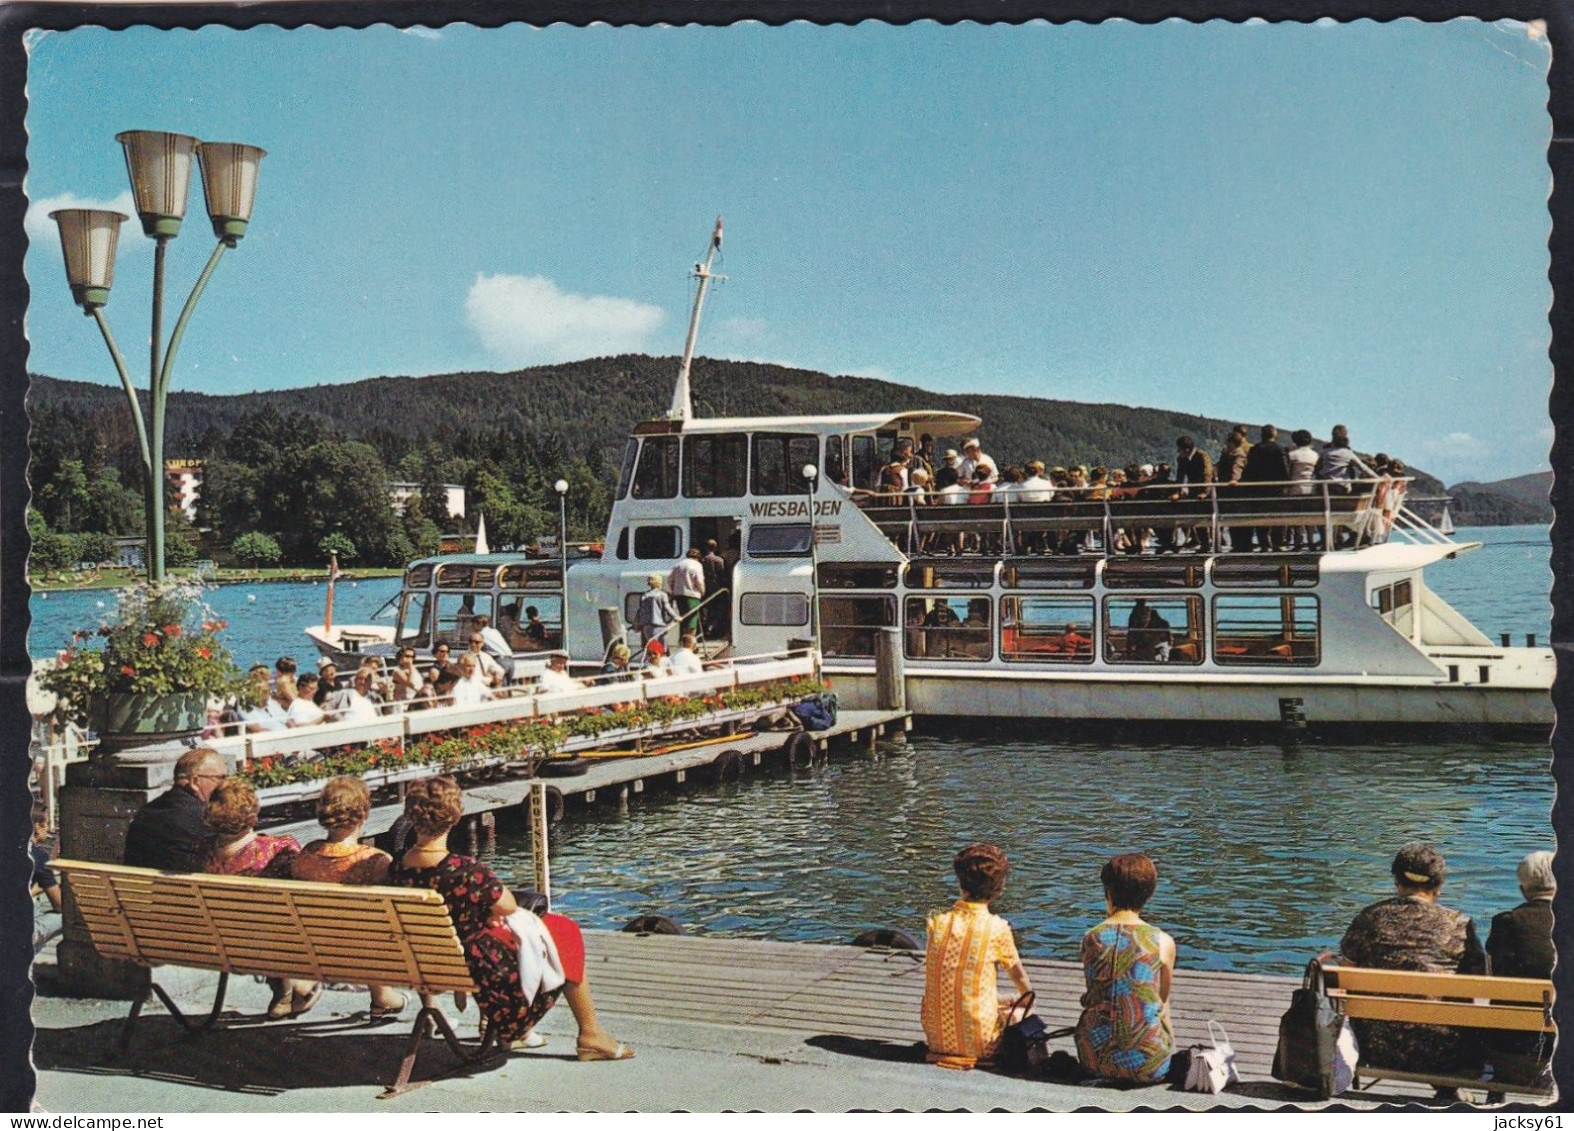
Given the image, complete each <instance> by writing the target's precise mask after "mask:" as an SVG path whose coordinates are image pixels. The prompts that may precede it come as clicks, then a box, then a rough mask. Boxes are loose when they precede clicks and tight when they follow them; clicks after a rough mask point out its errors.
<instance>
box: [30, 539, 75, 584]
mask: <svg viewBox="0 0 1574 1131" xmlns="http://www.w3.org/2000/svg"><path fill="white" fill-rule="evenodd" d="M77 560H78V559H77V539H76V535H74V534H60V533H58V532H56V531H53V530H49V529H47V528H46V529H45V530H44V531H43V532H42V533H40V534H35V535H34V536H33V554H32V559H31V563H30V564H31V568H33V569H35V570H43V571H44V572H45V573H48V572H50V571H52V570H57V569H65V568H66V567H68V566H72V565H75V564H76V563H77Z"/></svg>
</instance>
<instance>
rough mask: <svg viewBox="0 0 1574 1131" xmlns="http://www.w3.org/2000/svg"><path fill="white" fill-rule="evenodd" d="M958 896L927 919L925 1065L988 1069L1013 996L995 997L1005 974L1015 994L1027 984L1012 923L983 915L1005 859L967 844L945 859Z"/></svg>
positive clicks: (998, 886) (1002, 877)
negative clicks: (952, 857) (1000, 976)
mask: <svg viewBox="0 0 1574 1131" xmlns="http://www.w3.org/2000/svg"><path fill="white" fill-rule="evenodd" d="M951 863H952V868H953V869H954V870H955V872H956V878H957V882H958V883H959V884H961V886H962V898H961V899H959V900H957V901H956V903H954V904H952V905H951V909H950V910H948V911H937V912H935V913H934V914H933V915H931V916H929V939H928V944H929V945H928V952H927V954H926V956H925V964H924V1000H923V1005H922V1007H921V1018H922V1021H923V1026H924V1040H925V1042H926V1043H927V1044H928V1046H929V1051H928V1054H927V1056H928V1060H929V1063H930V1064H938V1065H940V1067H942V1068H962V1069H965V1068H972V1067H974V1066H975V1065H977V1064H980V1063H983V1064H987V1063H988V1062H989V1060H990V1058H991V1057H993V1056H994V1052H995V1045H996V1044H998V1043H999V1041H1000V1034H1001V1032H1002V1031H1003V1030H1004V1029H1005V1027H1006V1025H1007V1023H1008V1022H1010V1021H1013V1020H1019V1018H1013V1017H1010V1016H1009V1014H1010V1009H1011V1005H1012V1003H1013V1001H1014V1000H1015V999H1014V998H1010V997H1002V996H1001V995H1000V993H999V983H998V981H997V979H998V971H999V970H1005V972H1006V974H1007V976H1009V977H1010V979H1011V981H1012V983H1013V984H1014V985H1015V986H1016V988H1017V993H1018V994H1025V993H1027V992H1028V991H1029V990H1031V989H1032V988H1033V987H1032V985H1031V984H1030V983H1029V982H1028V977H1027V971H1026V970H1024V969H1023V968H1022V960H1021V959H1020V958H1019V957H1017V947H1016V942H1015V941H1014V940H1013V939H1012V937H1011V924H1010V923H1007V922H1006V921H1005V920H1004V919H1002V918H1001V917H1000V916H998V915H992V914H990V911H989V901H990V900H992V899H994V898H995V897H996V896H998V895H999V894H1000V892H1001V891H1002V890H1003V889H1004V888H1005V886H1006V871H1007V869H1008V868H1009V867H1010V865H1009V863H1008V861H1007V860H1006V854H1005V853H1004V852H1001V851H1000V849H998V848H996V847H995V846H994V845H992V844H970V845H968V846H967V847H966V848H964V849H963V850H962V851H961V852H959V853H957V855H956V859H955V860H953V861H952V862H951Z"/></svg>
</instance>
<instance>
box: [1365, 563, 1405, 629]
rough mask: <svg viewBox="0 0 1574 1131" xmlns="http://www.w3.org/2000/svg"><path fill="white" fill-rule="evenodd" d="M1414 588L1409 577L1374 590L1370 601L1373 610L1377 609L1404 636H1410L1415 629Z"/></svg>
mask: <svg viewBox="0 0 1574 1131" xmlns="http://www.w3.org/2000/svg"><path fill="white" fill-rule="evenodd" d="M1413 594H1414V588H1413V587H1412V585H1411V583H1410V579H1409V578H1408V577H1407V578H1405V579H1404V580H1403V581H1396V582H1394V583H1393V584H1392V585H1379V586H1378V587H1377V588H1375V589H1373V590H1372V595H1371V597H1370V598H1369V600H1370V601H1371V602H1372V608H1374V609H1376V610H1377V612H1378V615H1380V616H1381V617H1382V618H1383V619H1384V620H1385V621H1387V622H1388V623H1389V624H1391V625H1393V627H1394V628H1395V629H1397V630H1398V631H1399V632H1401V633H1403V634H1404V635H1406V636H1408V635H1410V633H1411V631H1412V629H1414V627H1415V623H1414V622H1415V611H1414V609H1413V607H1412V605H1413V603H1414V596H1413Z"/></svg>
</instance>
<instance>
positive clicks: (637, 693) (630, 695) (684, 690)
mask: <svg viewBox="0 0 1574 1131" xmlns="http://www.w3.org/2000/svg"><path fill="white" fill-rule="evenodd" d="M819 669H820V656H819V653H818V652H817V651H814V650H812V649H807V650H799V651H793V652H783V653H772V654H768V655H761V656H746V657H738V658H735V659H733V660H731V661H729V662H728V665H727V666H725V667H718V668H715V669H712V670H708V671H704V672H701V673H699V674H698V675H684V676H661V677H657V678H650V679H646V678H641V673H639V672H633V673H630V674H629V675H622V674H617V675H607V676H597V677H594V678H593V679H587V680H584V681H582V682H583V683H584V684H585V685H586V686H584V687H580V688H574V689H571V690H567V691H542V690H540V687H539V685H535V684H531V685H513V686H509V687H506V688H499V689H498V694H497V697H496V698H493V699H491V700H488V701H486V702H484V703H480V704H477V705H475V706H464V707H455V706H437V707H428V708H426V709H423V710H401V709H400V708H402V707H407V706H408V704H393V705H390V706H391V708H392V710H391V711H390V713H389V714H387V715H385V716H384V717H382V718H380V719H378V720H377V721H376V722H364V723H357V722H326V723H319V724H316V725H314V726H304V727H290V728H287V729H285V730H272V731H263V732H260V733H256V734H241V735H234V736H227V737H222V738H215V739H212V740H210V741H209V742H208V745H209V746H211V747H212V748H214V749H215V750H217V751H219V752H220V753H221V754H227V755H229V756H231V757H233V758H234V759H235V761H236V763H237V767H238V768H240V769H245V768H246V767H247V766H249V765H251V764H252V763H253V762H256V761H258V760H260V759H263V758H268V757H273V756H283V757H290V756H293V755H301V756H307V757H309V756H310V755H311V753H312V752H314V751H316V750H319V749H326V748H335V747H346V746H350V747H354V746H372V745H374V744H377V743H381V742H391V743H394V744H396V746H397V748H398V750H399V752H400V754H401V755H402V754H403V752H404V748H405V746H406V745H407V744H408V743H410V742H412V741H414V740H418V739H420V738H422V737H424V736H426V735H429V734H433V733H436V732H441V731H455V730H463V729H465V728H471V727H479V726H486V725H488V724H491V723H501V722H508V723H519V722H528V721H530V720H533V719H543V720H544V719H552V718H558V717H561V716H565V715H574V714H579V713H584V712H588V711H596V710H605V709H607V708H610V707H614V706H618V705H627V704H635V705H638V704H646V703H653V702H659V701H663V700H667V699H670V698H672V697H680V698H692V697H694V696H714V695H720V694H723V693H725V692H728V691H733V690H737V689H741V688H746V687H758V686H762V685H766V684H772V683H781V682H786V681H791V680H796V679H803V678H808V677H814V676H817V675H818V674H819ZM737 714H739V712H725V711H718V712H716V713H715V714H714V715H712V716H707V718H705V719H704V720H701V722H702V723H710V722H726V721H729V719H730V718H731V717H732V716H733V715H737ZM687 725H688V726H689V727H693V726H694V725H696V724H695V723H694V722H689V723H688V724H687ZM597 737H598V738H599V740H600V741H601V743H602V744H605V743H607V742H610V741H616V738H614V737H613V736H611V735H601V736H597ZM317 784H318V785H319V786H320V784H321V783H317Z"/></svg>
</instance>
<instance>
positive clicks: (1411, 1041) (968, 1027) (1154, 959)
mask: <svg viewBox="0 0 1574 1131" xmlns="http://www.w3.org/2000/svg"><path fill="white" fill-rule="evenodd" d="M953 868H954V871H955V874H956V878H957V882H958V884H959V886H960V889H961V898H960V899H958V900H957V901H956V903H955V904H953V905H952V906H951V907H950V908H949V909H947V910H944V911H937V912H935V913H933V914H931V915H930V917H929V920H928V941H927V951H926V961H925V983H924V998H923V1005H922V1012H921V1019H922V1023H923V1029H924V1036H925V1041H926V1044H927V1048H928V1059H929V1061H930V1062H931V1063H933V1064H938V1065H941V1066H942V1067H946V1068H972V1067H974V1066H976V1065H984V1064H990V1063H992V1062H993V1057H994V1055H995V1052H996V1049H997V1047H998V1045H999V1042H1000V1039H1001V1035H1002V1033H1003V1032H1004V1030H1005V1028H1006V1026H1007V1025H1009V1024H1012V1023H1015V1022H1018V1021H1020V1020H1021V1015H1020V1014H1021V1012H1022V1010H1021V1006H1020V1004H1019V1003H1020V1002H1021V1000H1022V995H1024V994H1027V993H1028V992H1029V991H1031V990H1032V988H1033V987H1032V983H1031V981H1030V979H1029V977H1028V974H1027V971H1026V969H1025V968H1024V967H1023V965H1022V960H1021V958H1020V957H1019V955H1018V953H1017V949H1016V944H1015V942H1014V941H1013V938H1012V933H1011V926H1010V924H1009V923H1007V922H1006V920H1004V919H1002V918H1001V917H1000V916H998V915H995V914H994V913H992V912H991V911H990V910H989V905H990V903H991V901H993V900H995V899H996V898H998V897H999V895H1000V894H1001V892H1002V891H1003V890H1004V888H1005V882H1006V874H1007V871H1008V869H1009V864H1008V861H1007V859H1006V855H1005V853H1004V852H1002V851H1001V850H1000V849H999V848H998V847H996V846H995V845H992V844H973V845H969V846H968V847H966V848H964V849H963V850H962V851H961V852H959V853H958V854H957V856H956V858H955V860H954V861H953ZM1391 872H1392V875H1393V882H1394V895H1392V896H1390V897H1388V898H1386V899H1383V900H1380V901H1378V902H1377V903H1374V904H1372V905H1370V906H1369V907H1366V908H1364V909H1362V910H1361V912H1360V913H1359V914H1357V915H1356V917H1355V919H1354V921H1353V922H1352V923H1351V924H1350V926H1349V928H1348V929H1347V930H1346V931H1345V933H1344V936H1343V939H1342V940H1341V942H1340V944H1339V954H1338V955H1337V956H1336V961H1337V962H1338V963H1339V964H1340V965H1345V966H1359V967H1366V968H1373V969H1380V970H1416V971H1427V972H1432V973H1459V974H1492V975H1496V976H1503V977H1513V978H1550V977H1551V976H1552V966H1553V962H1554V959H1555V951H1554V948H1553V942H1552V898H1553V896H1554V894H1555V893H1556V890H1557V884H1556V881H1555V879H1554V878H1553V873H1552V853H1551V852H1546V851H1541V852H1532V853H1530V854H1529V855H1528V856H1526V857H1525V858H1524V859H1523V860H1521V861H1520V863H1519V866H1518V869H1517V876H1516V878H1517V880H1518V882H1519V888H1520V893H1521V895H1522V896H1523V897H1524V902H1522V903H1521V904H1519V905H1518V906H1517V907H1514V908H1512V909H1510V910H1508V911H1504V912H1502V913H1501V914H1498V915H1496V916H1494V917H1493V920H1492V927H1491V931H1490V933H1489V934H1488V936H1487V941H1486V945H1485V947H1483V946H1482V945H1481V943H1480V941H1479V940H1478V938H1477V935H1476V931H1475V925H1474V923H1473V922H1472V920H1471V918H1470V917H1469V916H1468V915H1466V914H1465V913H1464V912H1461V911H1458V910H1455V909H1453V908H1450V907H1446V906H1444V905H1443V904H1442V903H1440V902H1438V895H1439V893H1440V892H1441V890H1442V887H1443V880H1444V878H1445V877H1446V875H1447V866H1446V864H1445V862H1444V860H1443V857H1442V855H1441V854H1440V853H1439V852H1438V851H1437V850H1436V849H1435V848H1433V847H1431V846H1430V845H1426V844H1420V843H1413V844H1407V845H1405V846H1404V847H1403V848H1401V849H1400V850H1399V853H1398V854H1397V855H1396V856H1395V857H1394V861H1393V865H1392V868H1391ZM1100 880H1101V882H1102V884H1103V889H1104V902H1105V910H1106V912H1107V914H1106V915H1105V917H1104V918H1103V919H1102V920H1101V921H1100V922H1099V923H1098V924H1096V925H1095V926H1094V927H1092V928H1091V929H1090V930H1089V931H1088V932H1087V933H1086V934H1085V935H1084V936H1083V938H1082V946H1081V952H1080V958H1081V962H1082V967H1083V978H1084V985H1085V987H1086V990H1085V992H1084V993H1083V995H1082V1001H1081V1005H1082V1013H1081V1015H1080V1017H1079V1019H1078V1021H1077V1024H1076V1027H1075V1030H1074V1042H1075V1047H1076V1057H1075V1059H1074V1061H1073V1059H1072V1058H1071V1057H1070V1055H1069V1054H1066V1053H1057V1054H1055V1056H1054V1057H1052V1058H1051V1061H1050V1064H1049V1066H1048V1070H1049V1071H1050V1073H1051V1074H1054V1075H1063V1076H1064V1078H1066V1079H1068V1080H1076V1079H1089V1078H1098V1079H1103V1080H1109V1081H1114V1082H1123V1083H1128V1084H1156V1083H1161V1082H1164V1081H1166V1080H1167V1081H1170V1082H1172V1083H1179V1082H1181V1080H1182V1079H1184V1076H1185V1067H1184V1061H1185V1056H1184V1055H1183V1054H1182V1055H1178V1050H1177V1049H1176V1046H1175V1036H1174V1026H1173V1023H1172V1021H1171V1016H1170V996H1171V988H1172V983H1173V980H1174V976H1175V968H1176V945H1175V940H1174V939H1173V938H1171V937H1170V936H1169V935H1168V934H1166V933H1165V932H1164V931H1162V930H1160V929H1159V928H1158V927H1156V926H1153V925H1152V924H1150V923H1148V922H1146V921H1144V920H1143V918H1142V910H1143V907H1144V906H1145V905H1146V904H1147V902H1148V900H1149V899H1150V898H1151V897H1152V895H1153V893H1154V891H1155V890H1156V889H1157V887H1158V881H1159V874H1158V869H1157V867H1156V866H1155V864H1154V862H1153V860H1152V859H1151V858H1149V857H1148V856H1147V855H1145V854H1142V853H1128V854H1123V855H1120V856H1116V857H1114V858H1113V859H1111V860H1110V861H1109V862H1108V863H1106V864H1105V865H1104V867H1103V870H1102V871H1101V873H1100ZM1000 973H1004V974H1005V975H1006V977H1007V978H1008V979H1009V980H1010V982H1011V983H1012V986H1013V987H1014V991H1015V992H1014V993H1013V994H1010V995H1001V994H1000V993H999V989H998V981H997V978H998V976H999V974H1000ZM1013 1007H1016V1011H1015V1012H1013ZM1352 1025H1353V1027H1354V1029H1355V1035H1356V1038H1357V1041H1358V1043H1359V1046H1360V1058H1361V1062H1362V1063H1363V1064H1370V1065H1380V1066H1382V1067H1385V1068H1393V1069H1400V1070H1407V1071H1410V1072H1417V1073H1428V1074H1446V1075H1455V1074H1457V1075H1460V1076H1464V1077H1468V1078H1471V1079H1477V1078H1479V1079H1481V1080H1482V1084H1481V1086H1482V1087H1483V1088H1485V1089H1487V1091H1488V1093H1489V1095H1490V1094H1491V1091H1492V1082H1493V1081H1494V1080H1495V1081H1499V1082H1504V1083H1509V1082H1511V1083H1517V1084H1539V1083H1545V1082H1549V1081H1550V1079H1551V1076H1550V1073H1551V1058H1552V1043H1553V1042H1552V1037H1551V1036H1550V1035H1548V1034H1543V1033H1526V1032H1499V1031H1495V1030H1468V1029H1458V1028H1452V1027H1449V1026H1444V1025H1423V1024H1411V1023H1408V1022H1405V1023H1401V1022H1387V1021H1368V1020H1360V1019H1358V1020H1355V1021H1353V1022H1352ZM1057 1062H1058V1063H1057ZM1437 1091H1438V1093H1439V1097H1440V1098H1442V1099H1453V1098H1457V1092H1455V1090H1454V1089H1450V1088H1444V1087H1439V1088H1438V1089H1437Z"/></svg>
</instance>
